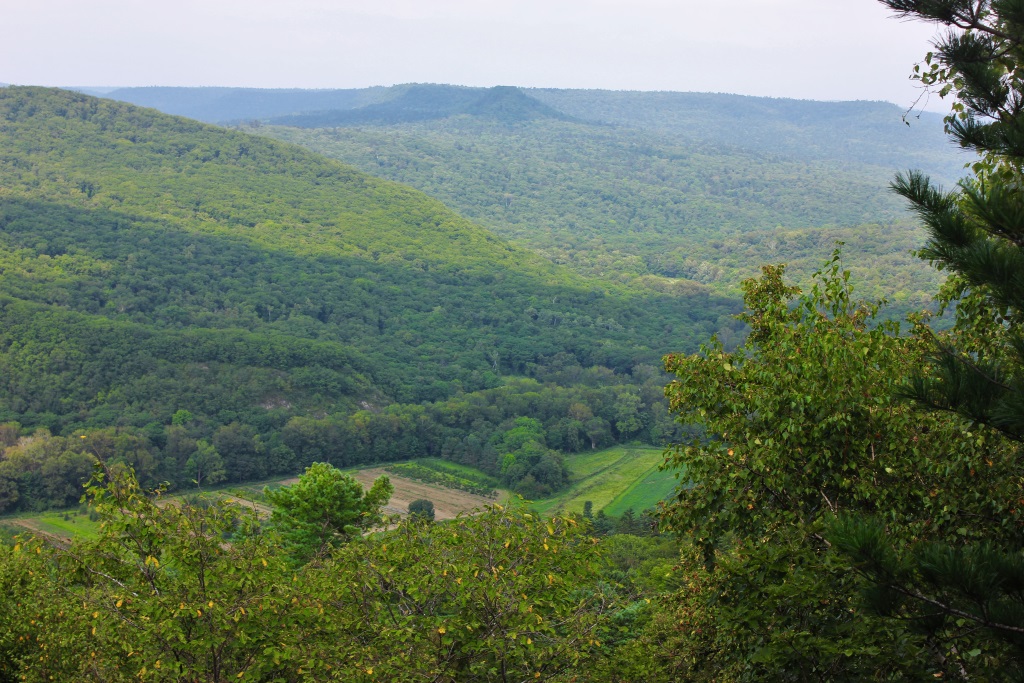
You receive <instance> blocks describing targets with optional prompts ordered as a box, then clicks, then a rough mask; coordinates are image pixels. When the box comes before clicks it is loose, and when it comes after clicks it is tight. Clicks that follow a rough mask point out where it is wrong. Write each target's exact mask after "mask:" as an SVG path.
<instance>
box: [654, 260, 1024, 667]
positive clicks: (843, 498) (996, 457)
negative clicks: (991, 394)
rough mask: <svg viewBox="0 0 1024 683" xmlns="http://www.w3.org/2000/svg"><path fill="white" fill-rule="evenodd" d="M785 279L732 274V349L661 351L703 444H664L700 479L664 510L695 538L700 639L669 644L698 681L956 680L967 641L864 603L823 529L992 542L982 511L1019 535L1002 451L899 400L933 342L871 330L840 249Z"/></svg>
mask: <svg viewBox="0 0 1024 683" xmlns="http://www.w3.org/2000/svg"><path fill="white" fill-rule="evenodd" d="M782 275H783V268H782V267H766V268H765V271H764V276H763V277H762V278H761V279H760V280H757V281H748V282H747V283H745V287H746V290H747V299H746V301H747V312H746V313H744V315H743V317H744V320H746V321H747V323H748V324H749V325H750V327H751V333H750V336H749V338H748V340H747V342H746V344H744V345H743V346H741V347H740V348H739V349H737V350H736V351H735V352H732V353H727V352H725V351H724V350H723V349H722V347H721V344H720V343H718V342H717V341H715V340H712V342H711V343H710V344H708V345H707V346H705V347H704V349H703V351H702V353H701V354H697V355H692V356H680V355H672V356H669V357H667V358H666V367H667V368H669V369H671V370H673V371H674V372H675V373H676V374H677V376H678V379H677V380H676V381H674V382H673V383H671V384H670V385H669V386H668V388H667V389H666V393H667V394H668V396H669V399H670V403H671V406H672V410H673V412H676V413H677V414H678V415H680V417H681V419H683V420H684V421H701V422H703V423H704V424H705V425H706V426H707V431H708V436H709V437H711V440H710V441H697V442H694V443H693V444H691V445H686V446H681V447H680V448H679V449H678V450H677V451H676V454H675V455H674V461H675V462H676V463H678V464H685V466H686V467H687V475H688V476H689V477H691V478H692V481H693V482H695V483H694V485H693V486H692V487H689V488H683V489H680V491H679V493H678V496H677V498H676V500H675V501H674V502H673V504H671V505H670V506H669V507H668V508H667V509H666V511H665V521H666V522H667V523H668V524H670V525H671V526H672V527H673V528H675V529H677V530H678V531H680V532H682V533H685V534H687V535H692V538H693V540H694V541H695V552H694V554H693V555H690V556H688V557H686V556H684V561H685V570H684V571H685V572H686V573H687V574H688V575H689V576H691V577H692V579H691V580H692V586H693V587H692V590H691V591H687V592H684V593H682V594H681V595H680V596H679V598H680V604H679V607H678V608H677V612H676V614H677V615H678V616H679V618H680V619H682V620H683V621H684V622H685V623H687V624H688V625H689V626H690V629H691V631H690V632H691V633H693V634H696V635H694V636H693V637H692V638H683V639H682V642H681V643H680V644H679V645H678V649H677V650H676V656H677V657H679V660H678V664H679V666H685V667H686V668H687V670H688V671H691V672H692V675H694V676H695V677H697V678H698V680H700V679H701V677H707V678H709V679H710V677H713V676H714V675H715V674H714V673H713V672H715V671H716V670H722V671H726V672H730V674H729V675H731V676H734V677H736V678H738V679H740V680H759V679H763V678H764V677H774V676H778V675H779V672H787V675H789V674H791V675H792V680H821V679H825V680H857V679H863V678H867V677H898V676H904V677H911V678H913V677H915V676H917V675H920V674H923V673H925V672H927V673H928V674H929V675H931V674H937V675H940V676H952V675H955V674H956V673H957V672H958V670H959V669H958V667H959V666H960V664H959V662H960V660H961V657H960V656H958V655H957V654H956V653H957V652H964V651H965V650H964V648H965V647H966V650H971V649H973V647H974V645H975V644H976V643H978V637H977V634H961V633H958V632H956V629H955V628H953V629H952V630H950V628H947V627H946V625H944V624H943V623H942V622H941V621H939V622H931V621H900V620H887V619H882V618H880V617H879V616H872V613H871V612H865V611H863V609H862V607H861V603H860V597H859V592H860V589H861V588H862V587H864V583H863V581H862V579H860V578H859V576H858V575H857V573H856V572H854V571H852V567H851V564H850V561H849V560H848V559H846V558H843V557H840V556H838V555H837V554H835V553H833V552H832V551H831V550H830V544H829V542H828V541H827V540H826V529H827V528H829V527H830V525H832V524H834V523H835V522H836V520H837V519H838V517H839V516H841V515H852V514H861V515H868V516H872V517H873V518H875V519H877V520H879V521H880V522H882V523H884V525H885V529H886V531H885V533H886V536H887V537H888V538H890V539H892V540H896V539H899V540H902V541H904V542H910V541H912V540H919V539H924V538H929V539H934V540H936V541H939V540H947V541H949V540H954V539H962V538H991V537H992V535H993V529H991V528H987V527H983V526H979V525H977V523H976V520H978V519H993V518H995V519H999V520H1001V523H1000V527H1001V529H1000V531H999V532H998V533H1001V534H1008V535H1012V534H1015V533H1016V531H1015V529H1016V528H1017V524H1018V523H1019V521H1020V518H1019V515H1018V513H1017V512H1015V511H1012V510H1015V507H1016V505H1015V503H1013V501H1015V500H1016V498H1017V497H1018V495H1019V493H1018V489H1019V482H1018V480H1017V478H1016V476H1015V474H1014V472H1015V455H1014V454H1013V449H1008V448H1007V444H1006V443H1005V441H1004V440H1003V439H1001V438H1000V437H999V436H998V435H997V434H995V433H993V432H992V431H991V430H985V429H979V430H977V431H976V432H975V431H974V430H972V433H967V434H965V433H964V425H963V424H962V422H961V421H960V420H958V419H955V418H950V417H948V416H943V415H921V414H919V413H917V412H916V411H914V410H913V407H912V406H910V405H908V404H906V403H901V402H899V401H898V400H897V399H895V398H894V394H895V392H896V390H897V389H898V388H899V387H900V386H901V384H902V381H903V378H904V377H906V376H907V375H908V374H909V373H910V372H911V371H912V370H913V369H915V368H917V367H919V366H920V364H921V363H923V361H924V358H925V356H926V353H927V350H928V345H927V343H926V342H925V341H924V340H923V339H921V338H920V337H900V336H897V335H896V332H897V329H896V326H895V325H894V324H893V323H882V324H878V323H877V322H876V320H875V317H876V315H877V313H878V307H877V306H876V305H872V304H866V303H861V302H857V301H856V300H855V299H853V298H852V294H851V291H852V290H851V285H850V282H849V273H848V272H846V271H843V270H842V269H841V267H840V261H839V257H838V255H837V256H836V257H835V258H834V259H833V261H832V262H831V263H830V264H829V265H828V267H827V268H826V269H825V270H824V271H823V272H822V273H821V274H820V275H819V281H818V282H817V283H816V284H815V286H814V287H812V289H811V291H810V292H809V293H808V294H806V295H804V296H802V297H799V298H795V299H794V297H796V294H797V292H796V290H795V288H792V287H789V286H787V285H786V284H785V283H784V281H783V279H782ZM960 636H962V638H963V640H962V641H959V642H958V641H957V638H958V637H960ZM936 651H937V652H939V653H940V655H939V656H935V655H934V654H933V653H934V652H936Z"/></svg>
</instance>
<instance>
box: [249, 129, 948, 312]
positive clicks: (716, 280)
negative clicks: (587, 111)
mask: <svg viewBox="0 0 1024 683" xmlns="http://www.w3.org/2000/svg"><path fill="white" fill-rule="evenodd" d="M896 120H897V121H898V117H897V119H896ZM904 128H905V127H904ZM253 130H254V132H257V133H260V134H263V135H270V136H273V137H276V138H279V139H283V140H288V141H290V142H295V143H298V144H301V145H303V146H306V147H308V148H310V149H313V150H316V151H318V152H322V153H323V154H326V155H328V156H332V157H334V158H337V159H340V160H344V161H345V162H347V163H351V164H355V165H357V166H358V167H359V168H361V169H363V170H365V171H367V172H369V173H374V174H376V175H379V176H382V177H386V178H390V179H393V180H398V181H399V182H404V183H408V184H410V185H413V186H414V187H417V188H418V189H421V190H423V191H424V192H426V193H428V194H430V195H431V196H433V197H436V198H438V199H440V200H441V201H443V202H444V203H445V204H446V205H448V206H451V207H454V208H456V209H457V210H458V211H459V212H460V213H462V214H463V215H465V216H468V217H470V218H472V219H473V220H476V221H479V222H480V223H482V224H484V225H486V226H487V227H489V228H491V229H492V230H493V231H495V232H496V233H498V234H500V235H502V236H504V237H506V238H508V239H511V240H513V241H514V242H516V243H517V244H520V245H523V246H526V247H529V248H530V249H532V250H535V251H537V252H538V253H540V254H543V255H544V256H546V257H548V258H549V259H551V260H552V261H554V262H556V263H560V264H565V265H567V266H569V267H571V268H573V269H575V270H577V271H578V272H581V273H585V274H587V275H590V276H598V277H603V278H617V279H624V280H632V281H646V280H648V279H650V278H651V277H655V278H657V277H667V278H685V279H688V280H691V281H695V282H700V283H703V284H706V285H708V286H711V287H713V288H716V289H717V290H719V291H722V292H727V293H737V292H738V291H739V284H740V282H741V281H742V280H743V279H744V278H746V277H752V276H754V275H756V274H757V272H758V269H759V268H760V266H761V265H762V264H764V263H778V262H782V261H785V262H788V263H789V264H790V268H791V273H792V274H793V275H795V276H796V277H797V278H798V280H799V281H800V282H803V283H805V282H807V281H808V280H809V276H810V274H811V273H812V272H813V271H814V270H815V269H816V268H817V267H818V266H819V265H820V264H821V263H822V262H823V260H825V259H826V258H827V257H828V255H829V253H830V252H831V251H832V250H833V249H834V248H835V243H836V242H837V241H844V242H846V243H847V247H846V249H847V253H848V256H849V259H848V262H849V263H850V264H851V266H852V267H853V269H854V271H855V275H856V276H857V281H858V282H860V283H862V287H863V289H862V294H865V295H868V296H872V297H888V298H889V299H891V300H894V301H898V302H900V303H901V306H903V307H904V308H919V307H921V306H923V305H925V304H926V303H927V299H928V294H927V293H928V292H932V291H935V288H936V286H937V283H938V279H939V275H938V274H937V273H936V272H935V271H934V270H932V269H930V268H928V266H927V264H924V263H922V262H920V261H918V260H917V259H915V258H913V257H911V256H910V253H909V252H910V250H911V249H913V248H914V247H915V246H916V245H917V244H919V243H920V241H921V239H922V237H921V235H920V234H919V233H918V232H917V231H916V230H915V229H914V228H912V227H911V224H910V222H909V221H908V220H907V217H906V216H905V212H904V209H903V207H902V205H901V203H900V201H899V199H898V198H897V197H895V196H894V195H892V194H891V193H890V192H888V191H887V184H888V182H889V180H890V179H891V178H892V175H893V173H894V172H895V170H896V168H894V167H887V166H878V165H867V164H862V163H856V162H842V161H839V160H813V159H811V160H807V159H804V160H795V159H788V158H784V157H780V156H778V155H772V154H767V153H763V152H751V151H743V150H739V149H736V148H732V147H730V148H725V147H721V146H716V145H712V144H710V143H700V144H696V143H694V142H687V141H686V140H683V139H682V138H680V137H678V136H675V137H673V136H669V135H665V134H661V133H657V132H653V131H645V130H634V129H629V128H618V127H610V126H598V125H593V124H585V123H580V122H575V121H564V120H555V119H551V118H547V119H535V120H530V121H523V122H517V123H512V124H509V123H506V122H501V121H493V120H485V119H482V118H479V117H473V116H468V115H462V116H455V117H451V118H446V119H439V120H433V121H422V122H417V123H403V124H393V125H358V126H348V127H336V128H318V129H307V128H297V127H288V126H262V127H259V128H255V129H253Z"/></svg>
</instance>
